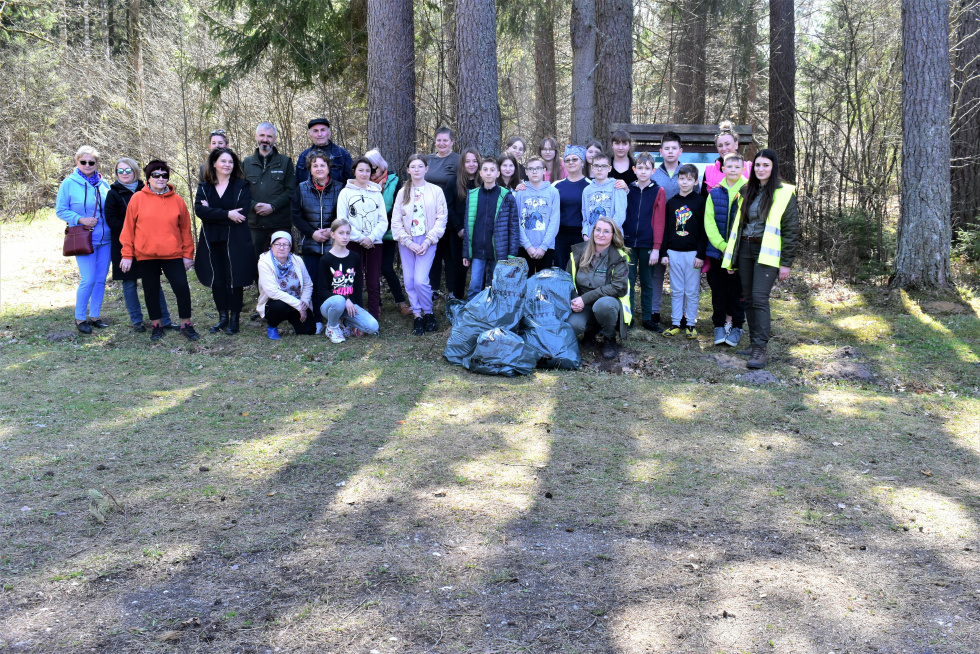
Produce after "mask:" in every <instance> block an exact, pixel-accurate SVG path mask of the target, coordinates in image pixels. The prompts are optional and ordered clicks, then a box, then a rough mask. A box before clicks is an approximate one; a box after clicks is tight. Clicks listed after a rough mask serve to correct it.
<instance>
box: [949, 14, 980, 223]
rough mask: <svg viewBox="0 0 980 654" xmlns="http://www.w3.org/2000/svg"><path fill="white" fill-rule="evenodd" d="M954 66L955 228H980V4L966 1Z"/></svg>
mask: <svg viewBox="0 0 980 654" xmlns="http://www.w3.org/2000/svg"><path fill="white" fill-rule="evenodd" d="M963 4H964V5H966V6H964V7H963V8H962V12H963V13H962V16H961V18H960V24H959V29H958V30H957V38H956V42H957V43H958V44H959V47H958V48H957V50H956V52H955V59H954V61H955V63H954V65H953V113H952V126H951V130H952V134H951V149H952V161H953V170H952V217H953V228H954V229H956V228H968V227H972V228H976V227H977V226H978V225H980V175H977V168H978V167H980V2H977V0H964V3H963Z"/></svg>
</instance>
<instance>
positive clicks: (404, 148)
mask: <svg viewBox="0 0 980 654" xmlns="http://www.w3.org/2000/svg"><path fill="white" fill-rule="evenodd" d="M367 38H368V65H367V90H368V100H367V106H368V117H367V144H368V147H369V148H370V147H377V148H378V149H379V150H380V151H381V155H382V156H383V157H384V158H385V159H386V160H387V161H388V166H389V170H391V171H392V172H396V173H397V174H399V175H401V174H402V169H403V168H404V165H405V161H406V160H407V159H408V157H409V155H411V154H412V153H413V152H415V151H416V150H415V15H414V13H413V12H412V0H368V12H367Z"/></svg>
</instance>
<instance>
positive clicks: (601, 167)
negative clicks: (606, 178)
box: [592, 164, 609, 170]
mask: <svg viewBox="0 0 980 654" xmlns="http://www.w3.org/2000/svg"><path fill="white" fill-rule="evenodd" d="M606 168H609V164H592V169H593V170H605V169H606Z"/></svg>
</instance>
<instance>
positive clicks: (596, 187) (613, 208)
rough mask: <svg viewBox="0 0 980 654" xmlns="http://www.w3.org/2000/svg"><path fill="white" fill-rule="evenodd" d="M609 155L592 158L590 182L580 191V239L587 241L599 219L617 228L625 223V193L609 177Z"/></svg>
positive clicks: (603, 154)
mask: <svg viewBox="0 0 980 654" xmlns="http://www.w3.org/2000/svg"><path fill="white" fill-rule="evenodd" d="M611 162H612V159H610V157H609V155H608V154H606V153H604V152H600V153H599V154H597V155H595V156H594V157H592V167H591V171H592V173H593V174H594V175H595V178H594V179H593V180H592V182H591V183H590V184H589V185H588V186H586V187H585V190H584V191H582V239H583V240H585V241H588V240H589V237H590V236H591V235H592V227H593V225H595V221H597V220H598V219H599V218H611V219H613V220H615V221H616V224H617V225H619V228H620V229H622V228H623V223H624V222H626V191H624V190H622V189H618V188H616V180H615V179H612V178H611V177H609V171H610V169H611V167H612V164H611Z"/></svg>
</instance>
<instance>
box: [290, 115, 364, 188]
mask: <svg viewBox="0 0 980 654" xmlns="http://www.w3.org/2000/svg"><path fill="white" fill-rule="evenodd" d="M306 129H307V134H309V135H310V141H312V142H313V145H311V146H310V147H308V148H306V149H305V150H303V152H302V153H301V154H300V155H299V160H298V161H297V162H296V183H297V184H302V183H303V182H305V181H306V180H308V179H309V178H310V171H309V169H308V168H307V167H306V165H307V164H306V158H307V157H308V156H309V155H310V153H311V152H313V151H314V150H320V151H321V152H325V153H326V154H327V156H328V157H329V158H330V179H332V180H335V181H337V182H339V183H340V187H341V188H343V187H344V185H345V184H347V180H348V179H350V178H351V177H352V175H351V166H353V165H354V160H353V159H352V158H351V156H350V152H348V151H347V150H345V149H343V148H342V147H340V146H339V145H337V144H336V143H334V142H333V141H331V140H330V135H331V134H330V121H329V120H327V119H326V118H313V119H312V120H310V122H308V123H306Z"/></svg>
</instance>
